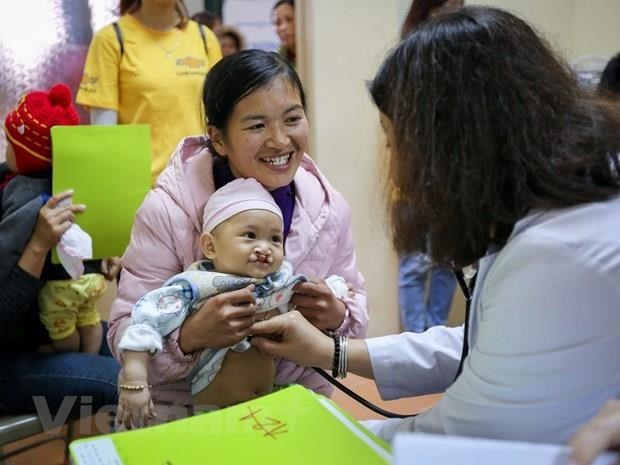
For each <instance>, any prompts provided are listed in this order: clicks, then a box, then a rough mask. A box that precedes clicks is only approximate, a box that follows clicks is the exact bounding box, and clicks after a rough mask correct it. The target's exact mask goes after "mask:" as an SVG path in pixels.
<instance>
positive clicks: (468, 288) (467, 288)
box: [313, 266, 476, 418]
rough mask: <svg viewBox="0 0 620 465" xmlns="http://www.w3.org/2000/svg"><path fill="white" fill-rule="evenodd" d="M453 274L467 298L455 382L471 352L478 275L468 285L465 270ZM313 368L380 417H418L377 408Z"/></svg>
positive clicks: (322, 371)
mask: <svg viewBox="0 0 620 465" xmlns="http://www.w3.org/2000/svg"><path fill="white" fill-rule="evenodd" d="M452 273H453V274H454V277H455V278H456V282H457V283H458V285H459V288H460V289H461V292H462V293H463V297H465V327H464V330H463V349H462V350H461V360H460V362H459V367H458V369H457V370H456V376H455V377H454V380H456V379H457V378H458V377H459V375H460V374H461V371H463V363H464V362H465V358H466V357H467V354H468V352H469V344H468V342H467V335H468V334H469V316H470V311H471V298H472V295H473V290H474V285H475V284H476V275H474V276H473V277H472V278H471V279H470V282H469V285H467V282H466V281H465V274H464V273H463V270H461V269H459V268H456V267H454V266H453V267H452ZM313 368H314V370H315V371H316V372H317V373H318V374H319V375H321V376H322V377H323V378H325V379H326V380H327V381H329V382H330V383H331V384H333V385H334V386H335V387H337V388H338V389H340V390H341V391H342V392H344V393H345V394H346V395H348V396H349V397H351V398H352V399H354V400H356V401H357V402H359V403H360V404H362V405H363V406H364V407H366V408H368V409H370V410H372V411H373V412H375V413H378V414H379V415H382V416H384V417H387V418H411V417H415V416H417V415H418V414H417V413H415V414H410V415H406V414H402V413H395V412H390V411H388V410H384V409H382V408H381V407H378V406H376V405H375V404H373V403H372V402H370V401H368V400H366V399H364V398H363V397H362V396H360V395H359V394H357V393H356V392H354V391H352V390H351V389H349V388H348V387H346V386H345V385H344V384H342V383H341V382H340V381H338V380H337V379H335V378H334V377H332V376H330V375H328V374H327V373H326V372H325V370H322V369H321V368H316V367H313Z"/></svg>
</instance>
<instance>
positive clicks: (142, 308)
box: [118, 281, 196, 353]
mask: <svg viewBox="0 0 620 465" xmlns="http://www.w3.org/2000/svg"><path fill="white" fill-rule="evenodd" d="M195 300H196V293H195V292H194V288H193V286H192V285H191V284H190V283H189V282H187V281H177V282H175V283H174V284H171V285H168V286H164V287H161V288H159V289H154V290H152V291H150V292H148V293H147V294H145V295H144V296H143V297H142V298H141V299H140V300H138V302H136V304H135V305H134V307H133V310H132V312H131V324H130V325H129V326H128V327H127V329H126V330H125V332H124V333H123V337H122V338H121V341H120V343H119V344H118V350H119V351H121V352H122V351H124V350H133V351H137V352H146V351H148V352H150V353H154V352H161V351H162V350H163V338H164V337H166V336H167V335H168V334H170V333H171V332H172V331H174V330H175V329H176V328H178V327H180V326H181V324H182V323H183V321H184V320H185V318H187V315H188V314H189V312H190V310H191V308H192V306H193V304H194V303H195Z"/></svg>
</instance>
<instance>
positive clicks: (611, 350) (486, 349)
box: [367, 197, 620, 443]
mask: <svg viewBox="0 0 620 465" xmlns="http://www.w3.org/2000/svg"><path fill="white" fill-rule="evenodd" d="M478 273H479V275H478V280H477V286H476V290H475V292H474V300H473V302H472V316H471V320H470V325H471V331H470V334H469V341H470V348H471V351H470V355H469V357H468V358H467V360H466V362H465V365H464V368H463V372H462V374H461V376H460V377H459V378H458V380H457V381H456V382H454V383H452V381H453V379H454V376H455V372H456V369H457V367H458V363H459V358H460V354H461V346H462V338H463V328H462V327H459V328H446V327H436V328H431V329H429V330H428V331H426V332H425V333H422V334H413V333H406V334H401V335H395V336H386V337H380V338H373V339H369V340H368V349H369V352H370V358H371V363H372V368H373V371H374V374H375V378H376V381H377V385H378V387H379V391H380V393H381V395H382V397H383V398H384V399H394V398H400V397H407V396H415V395H420V394H428V393H436V392H442V391H444V390H446V391H445V394H444V395H443V396H442V398H441V400H440V401H439V403H438V404H437V405H436V406H434V407H433V408H432V409H430V410H428V411H427V412H424V413H423V414H421V415H419V416H417V417H415V418H409V419H405V420H386V421H379V422H377V421H371V422H367V426H369V427H370V428H371V429H372V430H373V431H375V432H376V433H377V434H379V435H380V436H381V437H383V438H385V439H387V440H391V439H392V438H393V436H394V434H395V433H396V432H398V431H416V432H428V433H437V434H453V435H462V436H477V437H485V438H500V439H512V440H524V441H533V442H547V443H566V442H567V440H568V439H569V438H570V437H571V435H572V434H573V433H574V432H575V431H576V430H577V429H578V428H579V426H580V425H581V424H583V423H584V422H585V421H586V420H587V419H588V418H590V417H591V416H593V415H594V414H595V413H596V411H598V409H599V408H600V407H601V406H602V405H603V404H604V402H605V401H606V400H607V399H610V398H614V397H619V396H620V198H618V197H616V198H613V199H611V200H609V201H606V202H599V203H590V204H585V205H580V206H576V207H571V208H566V209H559V210H554V211H551V212H544V213H541V212H534V213H532V214H531V215H529V216H528V217H526V218H524V219H523V220H521V221H519V222H518V223H517V224H516V226H515V229H514V232H513V234H512V235H511V237H510V239H509V240H508V242H507V244H506V245H505V246H504V247H503V249H501V250H500V251H499V252H498V253H495V254H490V255H487V256H486V257H484V258H483V259H482V260H481V261H480V265H479V272H478Z"/></svg>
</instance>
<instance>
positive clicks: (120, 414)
mask: <svg viewBox="0 0 620 465" xmlns="http://www.w3.org/2000/svg"><path fill="white" fill-rule="evenodd" d="M155 416H156V414H155V406H154V405H153V399H151V393H150V391H149V388H148V387H145V388H144V389H142V390H141V391H128V390H126V389H121V390H120V393H119V396H118V409H117V410H116V422H117V423H119V424H123V425H125V428H127V429H128V430H129V429H132V428H141V427H143V426H148V424H149V422H150V420H152V419H153V418H155Z"/></svg>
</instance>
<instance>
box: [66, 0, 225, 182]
mask: <svg viewBox="0 0 620 465" xmlns="http://www.w3.org/2000/svg"><path fill="white" fill-rule="evenodd" d="M120 12H121V17H120V19H119V20H118V22H116V23H114V24H110V25H108V26H106V27H104V28H103V29H101V30H100V31H99V32H97V34H95V36H94V37H93V41H92V42H91V44H90V47H89V50H88V56H87V58H86V65H85V66H84V75H83V77H82V82H81V84H80V89H79V91H78V94H77V102H78V103H79V104H82V105H85V106H87V107H88V108H90V115H91V124H141V123H142V124H149V125H150V126H151V144H152V163H151V176H152V182H153V184H154V183H155V180H156V178H157V176H158V175H159V173H161V171H162V170H163V169H164V167H165V166H166V164H167V163H168V159H169V157H170V154H171V153H172V152H173V150H174V148H175V147H176V146H177V144H178V143H179V141H180V140H181V139H182V138H183V137H186V136H189V135H193V134H202V133H203V132H204V124H203V122H202V117H201V114H200V110H199V107H198V105H197V97H196V96H197V95H199V94H200V89H201V86H202V82H203V80H204V77H205V75H206V74H207V72H208V71H209V69H210V68H211V67H212V66H213V65H214V64H215V63H217V62H218V61H219V60H220V58H221V57H222V52H221V50H220V44H219V41H218V40H217V37H216V36H215V34H214V33H213V32H212V31H211V30H210V29H208V28H205V27H204V26H201V25H199V24H198V23H196V22H194V21H192V20H190V19H189V18H188V13H187V9H186V8H185V4H184V3H183V1H182V0H121V3H120Z"/></svg>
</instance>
